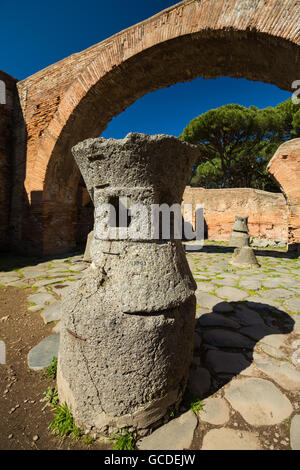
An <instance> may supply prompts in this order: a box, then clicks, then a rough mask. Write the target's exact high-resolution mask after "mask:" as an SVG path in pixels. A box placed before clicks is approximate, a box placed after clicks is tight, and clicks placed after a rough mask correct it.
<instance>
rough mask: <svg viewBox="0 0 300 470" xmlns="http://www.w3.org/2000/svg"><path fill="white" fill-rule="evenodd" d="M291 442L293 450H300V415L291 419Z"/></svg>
mask: <svg viewBox="0 0 300 470" xmlns="http://www.w3.org/2000/svg"><path fill="white" fill-rule="evenodd" d="M290 442H291V448H292V449H293V450H300V415H295V416H294V417H293V419H292V421H291V428H290Z"/></svg>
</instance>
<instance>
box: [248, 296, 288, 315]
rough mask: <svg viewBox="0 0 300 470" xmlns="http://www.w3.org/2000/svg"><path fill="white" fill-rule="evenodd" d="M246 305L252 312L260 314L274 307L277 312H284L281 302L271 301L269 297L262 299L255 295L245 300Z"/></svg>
mask: <svg viewBox="0 0 300 470" xmlns="http://www.w3.org/2000/svg"><path fill="white" fill-rule="evenodd" d="M245 305H247V306H248V307H249V308H251V309H252V310H256V311H258V312H262V313H264V312H266V311H267V310H268V307H274V308H276V309H277V310H280V311H284V308H283V306H282V305H281V303H280V301H276V300H272V299H269V298H268V297H260V296H259V295H253V296H250V297H247V298H246V299H245Z"/></svg>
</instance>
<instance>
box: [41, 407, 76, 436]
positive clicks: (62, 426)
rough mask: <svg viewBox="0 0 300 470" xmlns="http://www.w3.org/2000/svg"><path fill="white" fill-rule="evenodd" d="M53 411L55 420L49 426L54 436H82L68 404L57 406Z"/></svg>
mask: <svg viewBox="0 0 300 470" xmlns="http://www.w3.org/2000/svg"><path fill="white" fill-rule="evenodd" d="M52 411H53V412H54V418H53V420H52V421H51V422H50V424H49V426H48V429H49V431H50V432H51V433H52V434H55V435H56V436H60V437H66V436H71V437H73V438H79V437H80V436H82V431H81V429H80V428H78V427H77V426H75V424H74V419H73V416H72V414H71V412H70V410H69V408H68V406H67V404H66V403H64V404H63V405H56V406H55V407H54V408H53V410H52Z"/></svg>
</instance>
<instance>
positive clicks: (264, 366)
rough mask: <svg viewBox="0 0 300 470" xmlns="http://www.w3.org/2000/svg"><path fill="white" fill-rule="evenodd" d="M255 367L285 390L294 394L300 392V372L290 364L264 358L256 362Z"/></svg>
mask: <svg viewBox="0 0 300 470" xmlns="http://www.w3.org/2000/svg"><path fill="white" fill-rule="evenodd" d="M255 366H256V367H257V368H258V369H259V370H261V371H262V372H263V373H264V374H266V375H268V376H269V377H270V378H271V379H272V380H274V382H276V383H277V384H278V385H279V386H280V387H282V388H283V389H284V390H289V391H293V392H297V391H299V390H300V372H299V371H297V370H296V369H295V367H293V366H292V365H291V364H289V363H288V362H284V361H276V360H274V359H272V358H264V359H261V360H260V361H256V362H255Z"/></svg>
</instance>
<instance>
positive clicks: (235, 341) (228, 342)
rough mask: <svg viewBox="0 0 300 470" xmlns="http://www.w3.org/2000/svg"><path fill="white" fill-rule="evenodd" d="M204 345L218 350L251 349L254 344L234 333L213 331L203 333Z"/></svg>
mask: <svg viewBox="0 0 300 470" xmlns="http://www.w3.org/2000/svg"><path fill="white" fill-rule="evenodd" d="M202 338H203V341H204V343H207V344H210V345H212V346H216V347H220V348H245V349H251V348H253V347H254V345H255V342H254V341H252V340H251V339H249V338H246V337H245V336H243V335H241V334H240V333H236V332H235V331H229V330H223V329H221V328H220V329H213V330H206V331H204V332H203V336H202Z"/></svg>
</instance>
